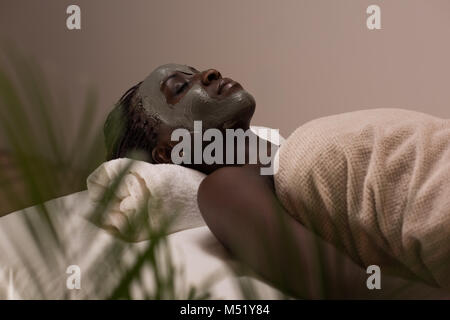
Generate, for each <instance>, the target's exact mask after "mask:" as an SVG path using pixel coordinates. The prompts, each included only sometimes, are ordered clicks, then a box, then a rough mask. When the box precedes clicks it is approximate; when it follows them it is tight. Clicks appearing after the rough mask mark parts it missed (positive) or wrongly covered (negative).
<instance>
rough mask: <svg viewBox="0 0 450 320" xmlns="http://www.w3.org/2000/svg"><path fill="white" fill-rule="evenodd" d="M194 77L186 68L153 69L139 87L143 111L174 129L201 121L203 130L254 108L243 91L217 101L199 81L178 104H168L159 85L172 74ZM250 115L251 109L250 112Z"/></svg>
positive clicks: (249, 97) (189, 128)
mask: <svg viewBox="0 0 450 320" xmlns="http://www.w3.org/2000/svg"><path fill="white" fill-rule="evenodd" d="M176 71H179V72H184V73H190V74H194V73H193V71H192V70H191V69H190V68H189V67H188V66H185V65H178V64H167V65H163V66H160V67H158V68H157V69H156V70H154V71H153V72H152V73H151V74H150V75H149V76H148V77H147V78H146V79H145V80H144V81H143V82H142V84H141V85H140V87H139V90H138V94H139V95H140V97H141V99H142V103H143V107H144V108H145V110H146V111H147V112H148V113H149V114H150V115H153V116H156V117H158V118H159V119H160V120H161V121H162V122H164V123H166V124H167V125H169V126H171V127H173V128H180V127H182V128H186V129H188V130H193V129H194V121H195V120H201V121H202V124H203V128H204V129H207V128H217V127H219V126H220V125H221V124H222V123H223V122H225V121H228V120H230V119H232V118H233V117H236V116H237V115H239V114H240V113H243V112H245V111H246V110H247V109H248V108H254V99H253V97H252V96H251V95H250V94H248V93H247V92H246V91H245V90H241V91H239V92H236V93H234V94H232V95H230V96H228V97H225V98H222V99H216V98H212V97H210V96H209V94H208V93H207V92H206V90H205V88H203V87H202V85H201V83H200V82H196V83H195V84H193V85H192V87H190V89H189V91H188V92H187V93H186V94H185V95H184V96H183V97H182V98H181V100H179V101H178V102H177V103H175V104H173V105H171V104H169V103H167V100H166V97H165V96H164V94H163V92H161V84H162V83H163V81H164V80H165V79H166V78H167V77H168V76H170V75H172V74H173V73H174V72H176ZM251 110H252V111H251V112H247V113H250V117H251V114H252V113H253V109H251Z"/></svg>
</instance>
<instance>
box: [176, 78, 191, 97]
mask: <svg viewBox="0 0 450 320" xmlns="http://www.w3.org/2000/svg"><path fill="white" fill-rule="evenodd" d="M187 86H188V82H187V81H186V82H184V83H179V84H177V85H176V87H175V93H176V94H180V93H181V92H183V90H184V89H185V88H186V87H187Z"/></svg>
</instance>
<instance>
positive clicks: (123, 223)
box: [87, 158, 206, 241]
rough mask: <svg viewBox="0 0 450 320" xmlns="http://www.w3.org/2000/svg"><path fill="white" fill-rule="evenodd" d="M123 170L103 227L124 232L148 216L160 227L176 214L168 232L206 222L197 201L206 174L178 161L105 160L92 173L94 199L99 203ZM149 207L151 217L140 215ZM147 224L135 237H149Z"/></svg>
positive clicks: (90, 178)
mask: <svg viewBox="0 0 450 320" xmlns="http://www.w3.org/2000/svg"><path fill="white" fill-rule="evenodd" d="M127 166H129V168H128V169H127ZM125 169H126V172H124V170H125ZM121 174H124V175H123V178H122V182H121V183H120V184H119V185H118V187H117V189H116V190H115V192H114V197H113V200H112V201H111V202H110V204H109V208H108V209H107V211H106V215H105V216H104V217H102V219H101V221H100V226H101V227H104V228H107V229H108V228H110V227H113V228H115V229H116V230H117V231H118V232H119V233H120V234H121V235H125V230H126V229H127V227H129V226H133V225H134V224H135V222H136V221H138V223H139V222H142V220H144V221H145V220H147V222H148V223H149V224H150V227H152V228H157V227H158V226H160V224H161V223H162V219H163V218H173V219H174V220H173V222H172V223H171V224H170V228H169V229H168V233H174V232H177V231H181V230H185V229H189V228H195V227H198V226H202V225H204V221H203V218H202V216H201V214H200V210H199V208H198V205H197V190H198V187H199V185H200V183H201V181H202V180H203V179H204V178H205V176H206V175H205V174H203V173H201V172H198V171H196V170H193V169H189V168H185V167H181V166H178V165H174V164H151V163H147V162H143V161H136V160H131V159H127V158H121V159H115V160H111V161H108V162H105V163H103V164H102V165H101V166H100V167H99V168H97V169H96V170H95V171H94V172H93V173H92V174H91V175H90V176H89V177H88V179H87V187H88V193H89V197H90V199H91V200H92V201H94V202H96V203H99V202H100V201H101V199H102V197H103V195H104V193H105V192H106V191H107V189H108V188H110V187H111V185H112V184H113V182H114V181H116V179H118V178H119V177H120V175H121ZM145 207H146V208H147V211H146V212H145V213H147V214H148V219H142V218H143V217H142V216H138V213H139V212H142V211H140V208H145ZM144 218H147V217H144ZM144 227H145V226H141V228H139V231H138V232H137V234H135V235H133V237H132V238H133V240H135V241H141V240H145V239H147V238H148V232H147V230H146V229H145V228H144Z"/></svg>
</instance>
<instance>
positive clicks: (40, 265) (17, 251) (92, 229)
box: [0, 191, 279, 299]
mask: <svg viewBox="0 0 450 320" xmlns="http://www.w3.org/2000/svg"><path fill="white" fill-rule="evenodd" d="M46 206H47V208H48V210H49V212H50V215H51V217H52V219H53V220H54V221H55V223H56V230H57V234H58V236H59V237H60V239H61V243H62V244H63V245H64V247H65V250H64V251H65V252H66V253H67V254H66V256H63V255H61V254H58V252H59V251H58V249H57V248H56V247H55V246H54V242H52V241H48V238H49V234H51V232H50V230H45V229H44V230H42V229H38V230H37V233H36V235H35V236H34V237H33V235H32V234H30V232H28V231H27V229H26V228H25V225H26V222H25V221H26V220H32V221H34V222H33V223H39V221H42V220H40V216H41V215H40V214H39V213H38V212H37V210H36V207H31V208H28V209H25V210H22V211H18V212H15V213H12V214H9V215H7V216H5V217H2V218H0V267H1V269H0V298H8V297H9V298H16V299H18V298H19V299H20V298H23V299H103V298H106V297H108V295H109V294H110V292H111V290H112V288H114V286H115V285H116V282H117V281H118V280H119V279H120V275H121V271H120V270H119V269H118V267H117V264H116V263H113V262H112V261H113V259H112V258H111V259H110V258H108V257H105V256H103V255H104V254H105V252H107V250H106V248H107V247H108V246H109V245H111V244H116V245H118V246H119V247H121V248H123V249H124V251H125V252H126V254H125V256H124V257H123V258H120V259H119V262H121V263H126V264H127V265H131V264H132V263H133V262H134V261H135V260H136V257H137V253H138V252H140V251H142V250H143V249H144V248H145V247H146V245H148V242H147V241H144V242H140V243H134V244H131V243H125V242H123V241H121V240H120V239H117V238H115V237H113V236H111V235H110V234H109V233H108V232H106V231H104V230H102V229H99V228H98V227H96V226H94V225H93V224H91V223H90V222H88V221H87V220H86V219H85V218H84V216H83V215H84V214H85V213H86V212H88V211H89V210H90V208H92V204H91V203H90V201H89V200H88V197H87V193H86V191H83V192H79V193H75V194H72V195H69V196H66V197H62V198H58V199H55V200H52V201H50V202H48V203H47V204H46ZM168 241H169V244H170V247H171V250H172V257H173V262H174V264H175V266H177V267H179V268H182V269H183V270H184V272H183V274H181V275H180V277H181V278H182V279H184V281H185V285H184V286H182V287H177V292H178V294H179V297H185V296H183V292H185V293H186V292H187V290H188V288H189V286H191V285H192V286H197V287H198V286H201V285H202V284H203V282H205V281H206V280H207V279H208V278H209V276H211V275H213V274H221V277H220V279H217V280H216V281H215V282H214V285H213V286H212V287H211V290H210V292H211V293H212V297H213V298H219V299H240V298H242V296H241V294H240V290H239V289H238V286H237V282H236V279H237V277H236V276H235V275H233V274H232V273H231V271H230V269H229V266H230V263H232V261H231V259H230V257H229V256H228V255H227V253H226V252H225V251H224V249H223V247H222V246H221V245H220V243H218V241H217V240H216V239H215V238H214V236H213V235H212V233H211V232H210V231H209V229H208V228H207V227H206V226H203V227H198V228H194V229H190V230H185V231H182V232H177V233H174V234H172V235H170V236H169V237H168ZM39 246H41V247H42V248H43V250H44V252H45V255H42V254H41V252H42V251H40V250H39ZM27 264H28V265H29V266H30V267H29V268H26V267H25V266H26V265H27ZM69 265H77V266H79V267H80V271H81V289H79V290H77V289H72V290H69V289H68V288H67V286H66V281H67V279H68V277H69V276H70V274H67V273H66V269H67V267H68V266H69ZM144 270H145V271H144V273H143V274H141V279H140V281H135V282H134V285H133V286H132V287H133V288H134V289H133V290H132V295H131V298H134V299H139V298H142V297H143V295H142V292H141V291H142V290H141V289H140V288H144V290H146V291H149V292H151V291H152V290H153V288H154V286H153V284H152V279H151V277H149V273H148V268H144ZM99 277H100V279H99ZM11 280H12V281H11ZM251 281H252V283H253V284H255V286H256V287H257V288H258V291H259V292H260V293H261V297H262V298H268V299H274V298H277V297H279V295H278V294H279V293H278V292H277V291H276V290H275V289H273V288H271V287H270V286H268V285H266V284H264V283H263V282H261V281H259V280H256V278H253V277H251ZM96 283H97V284H100V287H95V286H94V284H96ZM11 284H13V286H11Z"/></svg>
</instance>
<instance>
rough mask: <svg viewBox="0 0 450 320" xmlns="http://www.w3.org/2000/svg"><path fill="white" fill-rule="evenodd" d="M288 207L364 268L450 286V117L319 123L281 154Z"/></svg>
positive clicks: (405, 114) (280, 191)
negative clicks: (371, 267)
mask: <svg viewBox="0 0 450 320" xmlns="http://www.w3.org/2000/svg"><path fill="white" fill-rule="evenodd" d="M279 155H280V158H279V161H280V167H279V171H278V172H277V174H276V175H275V187H276V191H277V195H278V197H279V199H280V201H281V202H282V204H283V206H284V207H285V208H286V210H287V211H288V212H289V213H290V214H291V215H292V216H293V217H294V218H296V219H297V220H298V221H300V222H301V223H303V224H304V225H306V226H307V227H309V228H311V229H314V230H315V232H317V233H318V234H319V235H320V236H321V237H323V238H324V239H326V240H328V241H329V242H331V243H333V244H335V245H336V246H338V247H340V248H341V249H343V250H344V251H345V252H346V253H347V254H348V255H349V256H350V257H351V258H352V259H353V260H354V261H355V262H357V263H358V264H360V265H361V266H363V267H367V266H368V265H372V264H376V265H378V266H380V268H381V271H382V273H383V272H387V273H390V274H396V275H400V276H404V277H411V276H418V277H420V278H421V279H422V280H424V281H425V282H427V283H429V284H431V285H435V286H440V287H450V120H447V119H440V118H436V117H433V116H430V115H427V114H424V113H419V112H415V111H408V110H402V109H371V110H362V111H356V112H349V113H344V114H339V115H334V116H330V117H324V118H319V119H316V120H313V121H310V122H308V123H306V124H304V125H303V126H301V127H299V128H298V129H297V130H295V132H294V133H292V135H291V136H290V137H289V138H288V139H287V140H286V141H285V142H284V144H283V145H282V146H281V149H280V153H279Z"/></svg>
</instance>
